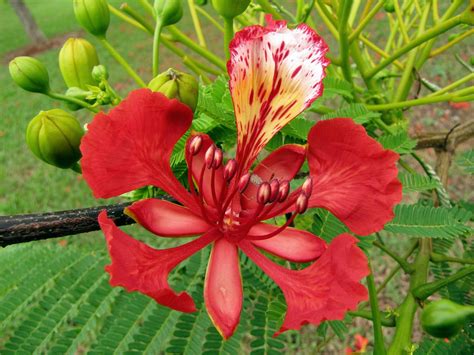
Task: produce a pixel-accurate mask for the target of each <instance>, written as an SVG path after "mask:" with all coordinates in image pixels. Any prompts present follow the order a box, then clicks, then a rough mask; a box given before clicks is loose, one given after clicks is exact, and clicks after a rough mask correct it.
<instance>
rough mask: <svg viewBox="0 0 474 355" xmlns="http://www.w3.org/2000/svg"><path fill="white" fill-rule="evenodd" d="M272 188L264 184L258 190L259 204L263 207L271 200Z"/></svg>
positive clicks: (266, 183)
mask: <svg viewBox="0 0 474 355" xmlns="http://www.w3.org/2000/svg"><path fill="white" fill-rule="evenodd" d="M270 194H271V187H270V184H269V183H268V182H262V183H261V184H260V186H259V187H258V190H257V202H258V203H259V204H261V205H264V204H266V203H267V202H268V201H269V200H270Z"/></svg>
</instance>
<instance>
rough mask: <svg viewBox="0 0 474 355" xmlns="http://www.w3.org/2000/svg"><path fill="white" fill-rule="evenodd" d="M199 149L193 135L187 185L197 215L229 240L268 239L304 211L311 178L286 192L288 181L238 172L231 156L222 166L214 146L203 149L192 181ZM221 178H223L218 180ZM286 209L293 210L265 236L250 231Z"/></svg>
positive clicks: (199, 144) (220, 155)
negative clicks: (194, 161)
mask: <svg viewBox="0 0 474 355" xmlns="http://www.w3.org/2000/svg"><path fill="white" fill-rule="evenodd" d="M201 148H202V137H201V136H199V135H197V136H194V137H193V138H192V139H191V141H190V143H189V144H188V154H189V157H190V159H189V163H188V164H189V166H188V183H189V188H190V191H191V194H192V195H193V196H194V198H195V200H196V202H197V204H198V205H199V208H200V212H201V216H202V217H203V218H204V219H205V220H206V221H207V222H208V223H209V224H212V225H215V226H216V227H218V228H219V229H220V230H221V231H222V233H223V235H224V237H225V238H227V239H228V240H229V241H232V242H238V241H240V240H242V239H244V238H245V239H254V240H255V239H267V238H271V237H273V236H275V235H277V234H278V233H280V232H282V231H283V230H284V229H285V228H287V227H288V226H289V225H290V224H291V223H292V222H293V220H294V219H295V217H296V215H297V214H302V213H304V212H305V211H306V209H307V207H308V199H309V196H310V194H311V189H312V180H311V178H308V179H307V180H306V181H305V182H304V183H303V185H302V186H301V187H299V188H297V189H296V190H294V191H293V192H290V182H289V181H287V180H281V179H276V178H273V179H271V180H270V181H262V179H261V178H260V177H258V176H257V175H252V174H251V173H250V172H246V173H244V172H240V171H239V169H238V162H237V161H236V160H235V159H230V160H228V161H227V163H226V164H225V165H223V153H222V150H220V149H219V148H218V147H216V146H215V145H211V146H209V147H208V148H207V150H206V152H205V154H204V163H203V164H202V166H201V170H200V171H199V172H197V173H196V171H195V172H194V174H195V175H196V176H195V177H196V178H197V181H196V182H195V180H194V178H193V160H194V158H195V156H196V155H197V154H198V153H199V152H200V150H201ZM205 177H206V178H205ZM209 177H210V178H209ZM222 179H223V180H224V181H221V180H222ZM250 184H253V185H254V186H256V191H255V189H252V190H253V191H252V193H249V191H248V190H250V189H248V187H249V185H250ZM245 202H247V203H245ZM288 210H293V211H294V212H292V213H291V217H290V218H288V219H287V221H286V223H285V224H284V225H283V226H281V227H279V228H278V229H276V230H275V231H274V232H272V233H268V234H265V235H259V234H254V233H252V231H251V229H252V227H253V226H255V225H256V224H257V223H259V222H260V221H264V220H267V219H269V218H272V217H275V216H278V215H281V214H283V213H285V212H286V211H288Z"/></svg>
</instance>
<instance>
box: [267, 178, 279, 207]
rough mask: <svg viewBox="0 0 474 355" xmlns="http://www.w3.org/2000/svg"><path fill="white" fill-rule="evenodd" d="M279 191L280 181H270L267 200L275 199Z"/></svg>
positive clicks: (272, 200)
mask: <svg viewBox="0 0 474 355" xmlns="http://www.w3.org/2000/svg"><path fill="white" fill-rule="evenodd" d="M279 192H280V183H279V181H278V180H277V179H273V180H272V181H270V199H269V200H268V202H274V201H276V200H277V198H278V195H279Z"/></svg>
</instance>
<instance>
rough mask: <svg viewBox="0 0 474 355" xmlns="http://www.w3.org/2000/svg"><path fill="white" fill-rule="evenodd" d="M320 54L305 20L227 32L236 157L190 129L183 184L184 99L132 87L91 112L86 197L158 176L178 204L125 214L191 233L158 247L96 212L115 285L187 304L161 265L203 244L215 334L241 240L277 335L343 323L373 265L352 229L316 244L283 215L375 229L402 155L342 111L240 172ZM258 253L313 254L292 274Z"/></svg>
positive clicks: (385, 217)
mask: <svg viewBox="0 0 474 355" xmlns="http://www.w3.org/2000/svg"><path fill="white" fill-rule="evenodd" d="M326 51H327V46H326V44H325V43H324V41H323V40H322V39H321V38H320V37H319V36H318V35H317V34H316V33H315V32H314V31H313V30H311V29H310V28H309V27H307V26H306V25H300V26H299V27H297V28H296V29H294V30H289V29H288V28H286V24H285V22H283V21H277V22H274V21H272V20H271V19H270V21H269V25H268V26H267V27H260V26H252V27H248V28H246V29H244V30H243V31H241V32H238V33H237V34H236V36H235V38H234V40H233V41H232V42H231V54H232V56H231V60H230V61H229V63H228V70H229V75H230V89H231V94H232V98H233V102H234V108H235V114H236V123H237V131H238V145H237V153H236V157H235V159H230V160H228V161H227V162H226V163H225V164H224V162H223V160H222V157H223V154H222V151H221V150H220V149H219V148H217V147H216V146H215V144H214V143H213V142H212V140H211V138H209V137H208V136H207V135H205V134H196V133H193V134H192V135H191V137H190V138H189V139H188V141H187V143H186V161H187V164H188V178H189V185H190V189H189V191H188V190H187V189H186V188H184V187H183V186H182V185H181V184H180V183H179V182H178V180H177V179H176V178H175V176H174V175H173V173H172V171H171V168H170V164H169V162H170V156H171V153H172V150H173V147H174V145H175V144H176V142H177V141H178V140H179V139H180V138H181V137H182V136H183V134H184V133H185V132H186V131H187V130H188V129H189V127H190V125H191V121H192V117H193V114H192V112H191V110H190V109H189V108H188V107H187V106H185V105H183V104H181V103H180V102H178V101H177V100H169V99H167V98H166V97H165V96H163V95H162V94H160V93H152V92H151V91H150V90H147V89H140V90H136V91H133V92H132V93H131V94H130V95H129V97H128V98H127V99H126V100H124V101H122V103H121V104H120V105H119V106H118V107H116V108H114V109H112V110H111V111H110V113H109V114H108V115H106V114H103V113H99V114H98V115H97V116H96V117H95V118H94V120H93V122H92V123H91V124H90V125H89V131H88V133H87V134H86V135H85V137H84V139H83V141H82V145H81V150H82V153H83V160H82V169H83V174H84V177H85V179H86V180H87V182H88V183H89V185H90V187H91V188H92V190H93V192H94V195H95V196H96V197H98V198H107V197H112V196H117V195H120V194H122V193H125V192H128V191H131V190H133V189H136V188H139V187H141V186H145V185H154V186H157V187H159V188H161V189H163V190H164V191H166V192H167V193H169V194H170V195H171V196H173V197H174V198H175V199H176V200H177V201H178V202H179V203H180V204H181V205H178V204H174V203H170V202H167V201H161V200H157V199H146V200H142V201H139V202H136V203H134V204H133V205H131V206H130V207H129V208H128V209H127V210H126V213H127V214H129V215H130V216H132V217H133V218H134V219H135V220H136V221H137V222H138V223H139V224H141V225H142V226H143V227H145V228H146V229H148V230H149V231H151V232H153V233H154V234H156V235H159V236H162V237H183V236H184V237H189V236H199V237H197V238H195V239H193V240H192V241H191V242H188V243H186V244H183V245H181V246H179V247H176V248H171V249H166V250H157V249H153V248H151V247H148V246H147V245H145V244H144V243H141V242H139V241H137V240H135V239H133V238H132V237H130V236H128V235H127V234H125V233H124V232H122V231H121V230H120V229H119V228H117V226H116V225H115V224H114V223H113V221H112V220H111V219H109V218H107V215H106V213H105V212H102V213H101V214H100V216H99V222H100V225H101V228H102V230H103V232H104V234H105V236H106V239H107V244H108V248H109V252H110V255H111V259H112V263H111V265H109V266H108V267H107V271H108V272H109V273H110V275H111V279H110V282H111V284H112V285H113V286H122V287H124V288H126V289H127V290H129V291H139V292H142V293H144V294H146V295H148V296H150V297H152V298H154V299H155V300H156V301H157V302H158V303H160V304H162V305H165V306H168V307H171V308H173V309H176V310H179V311H183V312H192V311H194V310H195V305H194V302H193V300H192V298H191V297H190V296H189V295H188V294H187V293H185V292H180V293H177V292H175V291H174V290H173V289H171V287H170V286H169V284H168V281H167V278H168V274H169V273H170V272H171V270H173V268H175V267H176V265H178V264H179V263H180V262H182V261H183V260H184V259H186V258H188V257H189V256H190V255H192V254H193V253H195V252H197V251H198V250H200V249H202V248H204V247H205V246H207V245H208V244H212V253H211V256H210V260H209V264H208V269H207V274H206V281H205V291H204V298H205V304H206V307H207V310H208V312H209V315H210V317H211V319H212V320H213V322H214V324H215V325H216V327H217V329H218V330H219V331H220V333H221V334H222V335H223V336H224V337H225V338H228V337H230V336H231V335H232V334H233V332H234V330H235V328H236V326H237V324H238V322H239V318H240V312H241V308H242V280H241V274H240V268H239V252H238V249H240V250H241V251H242V252H244V253H245V254H246V255H247V256H248V257H249V258H250V259H252V260H253V261H254V262H255V263H256V264H257V265H259V266H260V267H261V268H262V269H263V270H264V271H265V272H266V273H267V274H268V275H269V276H270V277H271V278H272V279H273V280H274V281H275V282H276V283H277V284H278V285H279V286H280V287H281V289H282V291H283V293H284V295H285V298H286V301H287V304H288V311H287V314H286V318H285V320H284V322H283V325H282V327H281V329H280V331H279V332H282V331H285V330H287V329H299V328H300V326H301V325H302V324H306V323H313V324H318V323H320V322H322V321H324V320H328V319H342V318H343V317H344V313H345V312H346V311H347V310H348V309H355V308H356V306H357V304H358V303H359V302H360V301H362V300H365V299H366V298H367V291H366V289H365V288H364V287H363V286H362V285H361V284H360V283H359V281H360V280H361V279H362V278H364V277H365V276H366V275H367V274H368V272H369V270H368V267H367V260H366V257H365V255H364V253H363V252H362V251H361V250H360V249H359V248H358V247H357V246H356V242H357V239H356V238H354V237H353V236H351V235H349V234H343V235H340V236H338V237H336V238H335V239H334V240H333V241H332V243H331V244H330V245H326V243H325V242H324V241H323V240H322V239H320V238H318V237H316V236H315V235H312V234H311V233H309V232H306V231H302V230H297V229H294V228H290V227H288V225H289V223H290V222H291V221H292V220H293V219H294V217H295V216H296V215H297V214H298V213H304V211H305V210H306V208H308V207H312V206H318V207H323V208H327V209H329V210H330V211H331V212H333V213H334V214H335V215H336V216H338V217H339V218H340V219H341V220H342V221H343V222H345V223H346V224H347V225H348V226H349V228H351V229H352V230H353V231H354V232H356V233H359V234H369V233H372V232H375V231H377V230H379V229H381V228H382V227H383V224H384V223H385V222H387V221H389V220H390V219H391V218H392V217H393V213H392V207H393V206H394V204H396V203H398V202H399V201H400V198H401V185H400V183H399V182H398V180H397V169H396V166H395V162H396V160H397V158H398V156H397V155H396V154H395V153H393V152H390V151H386V150H384V149H383V148H382V147H381V145H380V144H379V143H377V142H376V141H374V140H373V139H371V138H370V137H369V136H368V135H367V134H366V133H365V130H364V129H363V127H361V126H358V125H356V124H355V123H354V122H353V121H352V120H351V119H347V118H339V119H334V120H327V121H321V122H318V123H317V124H316V125H315V126H314V127H313V128H312V130H311V132H310V134H309V137H308V147H307V148H306V147H304V146H300V145H294V144H289V145H284V146H282V147H281V148H279V149H277V150H276V151H274V152H273V153H271V154H270V155H269V156H268V157H266V158H265V159H264V160H263V161H262V162H261V163H260V164H258V165H257V166H256V167H255V168H254V169H253V171H252V172H251V171H250V169H251V167H252V165H253V163H254V162H255V159H256V157H257V155H258V154H259V152H260V151H261V150H262V149H263V147H264V146H265V145H266V144H267V143H268V141H269V140H270V139H271V138H272V137H273V136H274V135H275V133H277V132H278V131H279V130H280V129H281V128H282V127H283V126H284V125H285V124H286V123H288V122H289V121H290V120H291V119H293V118H294V117H296V116H297V115H298V114H299V113H300V112H302V111H303V110H304V109H305V108H307V107H308V106H309V105H310V104H311V103H312V102H313V101H314V100H315V99H316V98H317V97H319V96H320V95H321V93H322V79H323V77H324V70H325V67H326V66H327V65H328V60H327V59H326V58H325V57H324V55H325V53H326ZM306 158H308V162H309V166H310V171H311V177H310V178H308V179H307V180H306V182H305V183H304V184H303V186H301V187H299V188H297V189H295V190H294V191H290V184H289V182H290V181H291V180H292V179H293V178H294V177H295V175H296V173H297V172H298V171H299V170H300V168H301V166H302V164H303V162H304V161H305V159H306ZM288 212H291V213H292V217H291V218H290V220H289V222H288V223H286V224H285V225H284V226H281V227H279V226H274V225H271V224H267V223H264V222H263V221H265V220H267V219H269V218H272V217H274V216H277V215H281V214H283V213H288ZM259 250H265V251H267V252H269V253H271V254H273V255H276V256H278V257H280V258H284V259H286V260H290V261H293V262H309V261H314V263H312V264H311V265H310V266H309V267H307V268H305V269H303V270H300V271H295V270H288V269H286V268H284V267H282V266H280V265H278V264H275V263H274V262H272V261H270V260H269V259H268V258H267V257H265V256H264V254H262V253H261V252H260V251H259Z"/></svg>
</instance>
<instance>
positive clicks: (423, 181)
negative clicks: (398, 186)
mask: <svg viewBox="0 0 474 355" xmlns="http://www.w3.org/2000/svg"><path fill="white" fill-rule="evenodd" d="M398 179H399V180H400V182H401V183H402V185H403V192H414V191H425V190H433V189H435V188H437V187H438V186H439V182H438V181H436V180H435V179H433V178H431V177H429V176H424V175H419V174H403V173H402V174H400V175H399V176H398Z"/></svg>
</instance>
